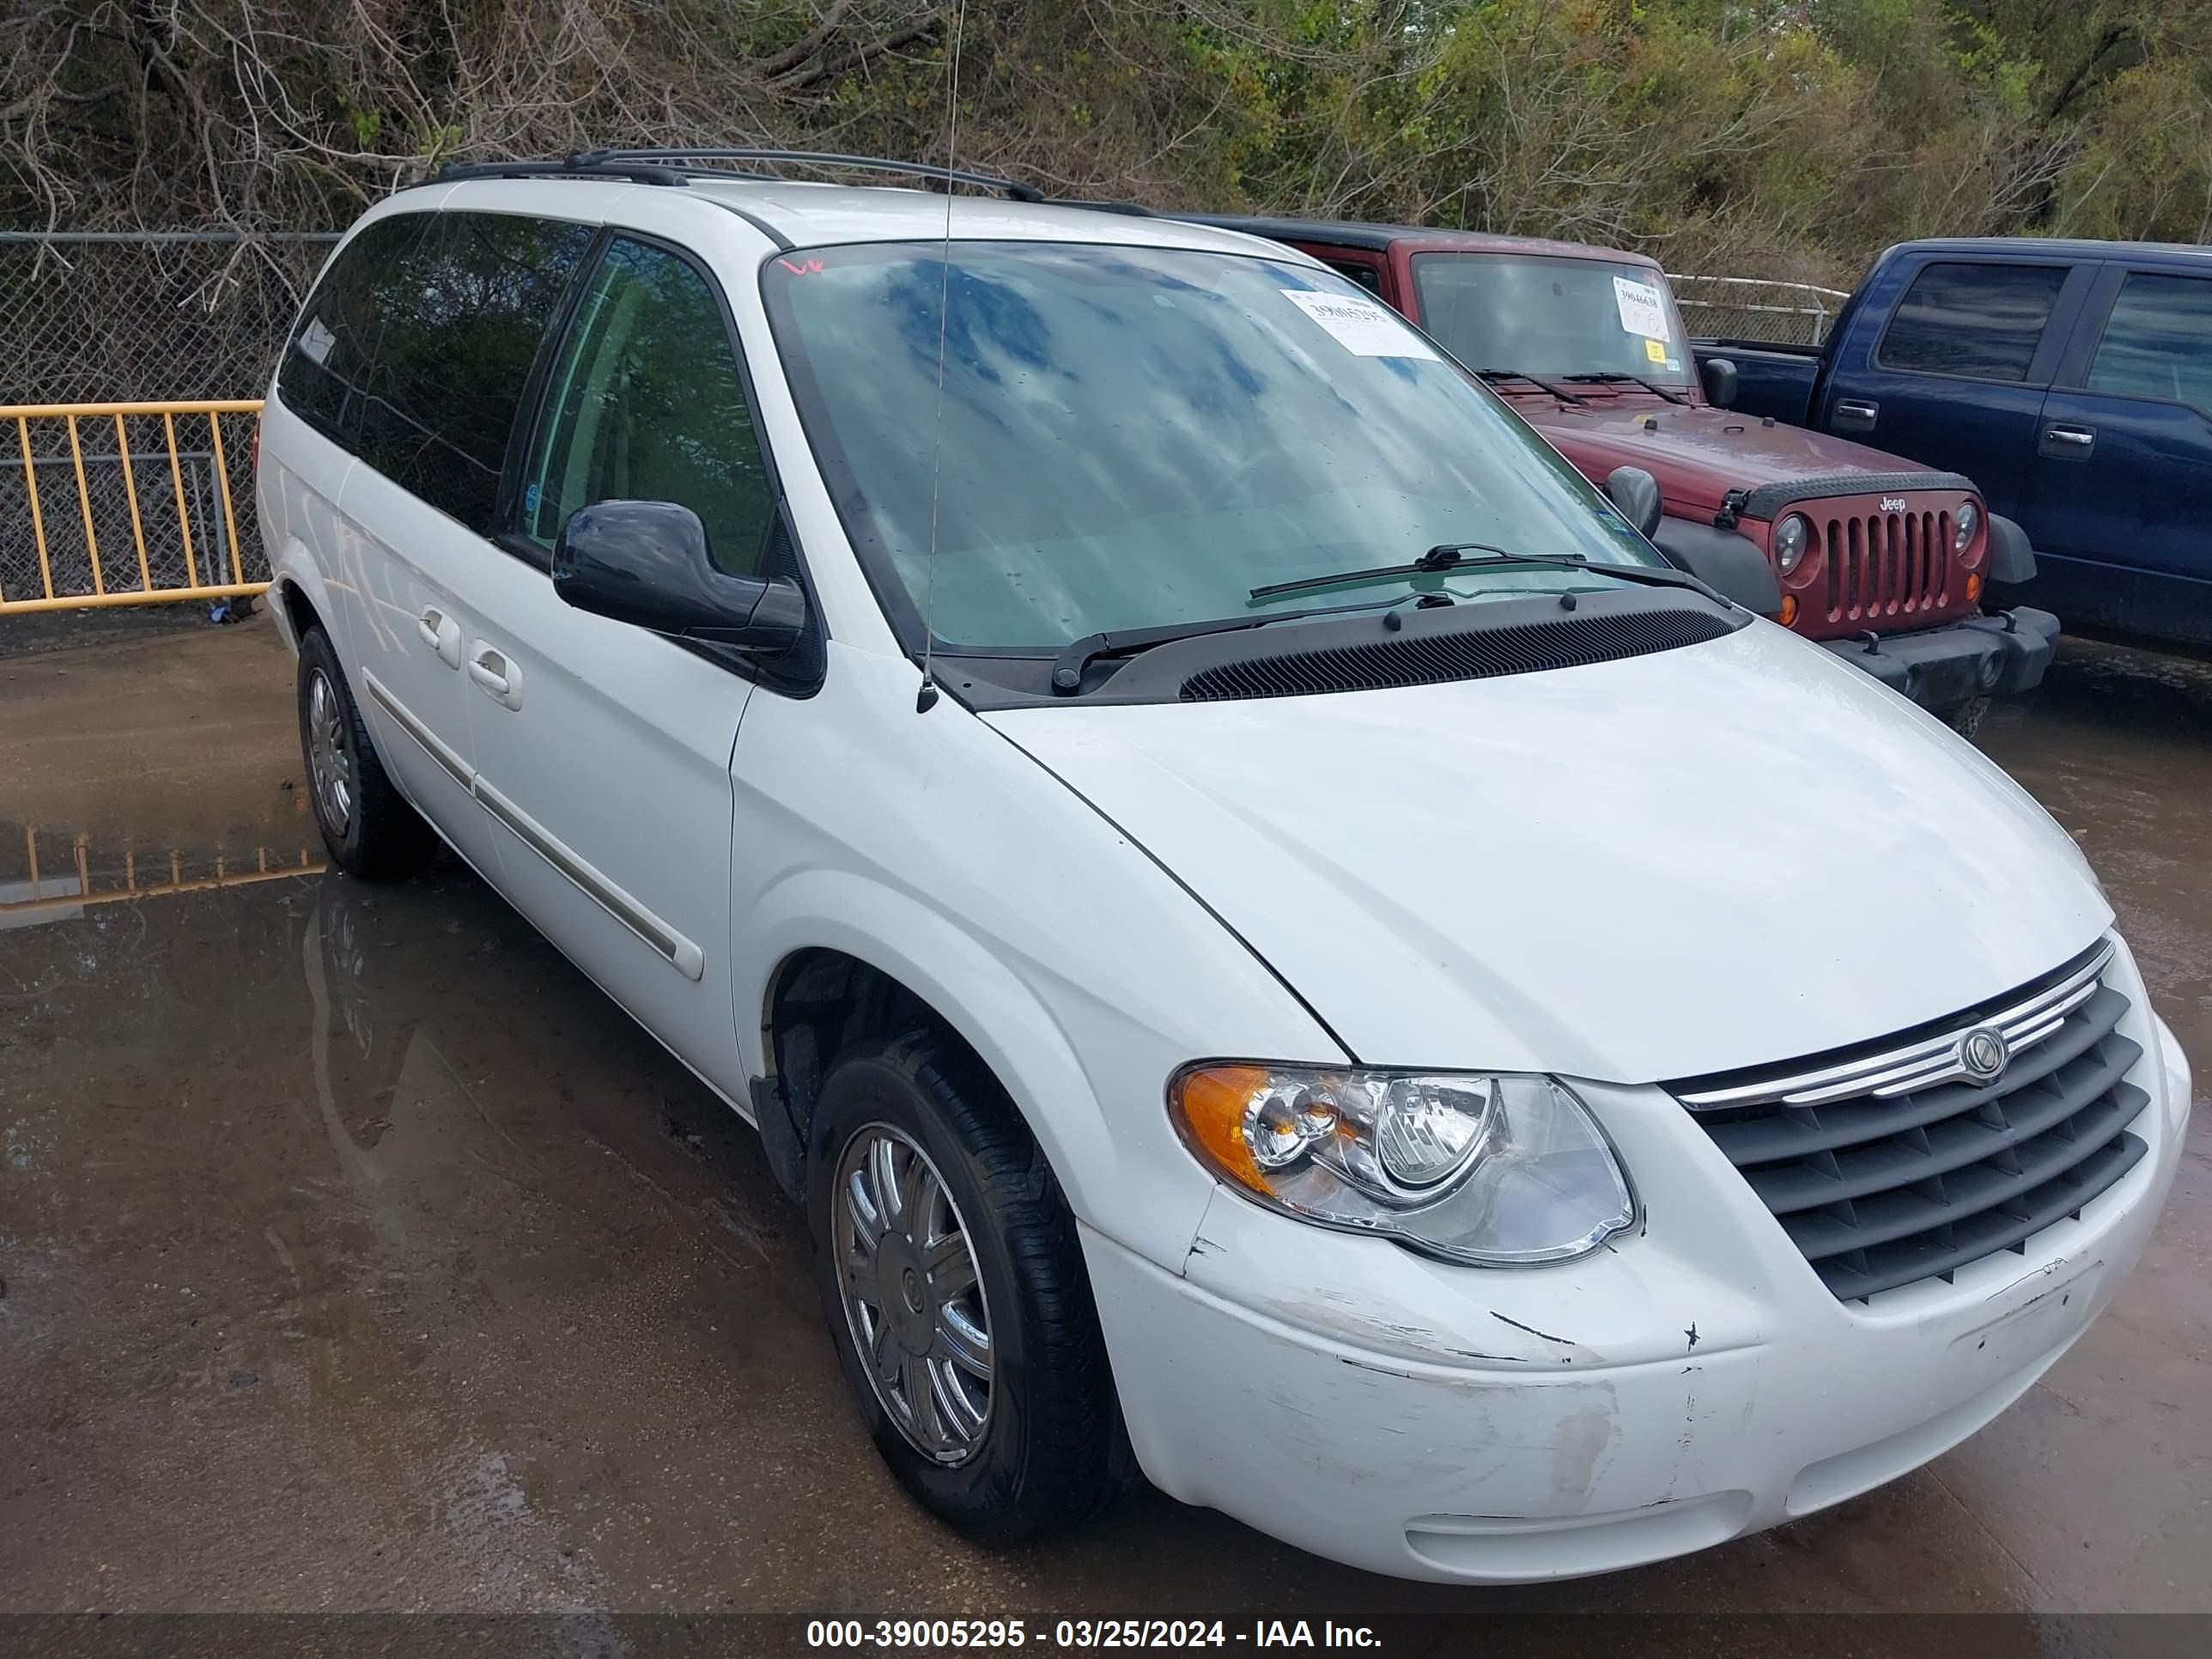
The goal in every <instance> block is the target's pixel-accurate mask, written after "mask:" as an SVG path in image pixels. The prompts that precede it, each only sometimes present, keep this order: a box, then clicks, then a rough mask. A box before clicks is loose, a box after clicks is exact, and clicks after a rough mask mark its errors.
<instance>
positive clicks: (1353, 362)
mask: <svg viewBox="0 0 2212 1659" xmlns="http://www.w3.org/2000/svg"><path fill="white" fill-rule="evenodd" d="M944 254H945V250H944V246H943V245H942V244H939V243H936V242H929V243H919V244H880V243H878V244H868V245H863V246H848V247H830V248H812V249H807V250H804V251H801V252H793V253H790V254H787V255H785V256H784V257H782V258H774V259H770V260H769V261H768V263H767V264H766V265H765V267H764V268H763V277H762V286H763V295H764V297H765V299H766V301H767V304H768V308H769V317H770V319H771V322H772V324H773V326H774V328H775V335H776V339H777V343H778V345H779V347H780V349H781V356H782V358H783V361H784V364H785V367H786V368H787V372H788V374H789V378H790V382H791V387H792V392H793V397H794V398H795V399H796V401H797V403H798V405H799V414H800V416H801V419H802V420H803V421H804V422H805V428H806V432H807V435H808V438H809V441H811V444H812V447H813V449H814V452H815V454H816V457H817V460H818V461H819V463H820V465H821V466H822V469H823V474H824V477H825V478H826V480H827V482H828V483H829V489H830V491H831V494H832V495H833V498H834V499H835V500H836V503H837V507H838V509H839V512H840V513H841V514H842V518H843V521H844V524H845V526H846V529H847V531H848V533H849V534H850V536H851V537H852V539H853V543H854V547H855V548H856V549H857V550H858V551H859V552H860V556H861V558H862V559H863V560H864V561H865V562H866V566H867V568H868V571H869V574H870V577H871V580H872V581H873V583H874V585H875V586H876V589H877V592H878V595H879V596H881V597H882V599H884V603H885V605H886V606H887V608H888V609H889V611H890V613H891V616H892V620H893V622H894V624H895V625H896V626H897V627H898V629H899V630H900V633H901V635H902V638H903V639H904V640H905V641H906V643H907V644H908V647H909V648H912V649H916V650H918V649H919V648H920V647H921V642H922V638H923V626H924V624H923V618H924V617H927V618H928V621H929V627H930V628H931V629H932V630H933V633H934V635H935V640H936V646H935V648H936V649H937V650H938V651H939V652H941V653H948V654H956V655H957V654H967V655H987V654H993V653H1010V654H1017V655H1024V656H1027V655H1045V656H1049V655H1052V654H1053V653H1057V652H1058V651H1059V650H1060V649H1061V648H1062V647H1065V646H1066V645H1067V644H1068V643H1069V641H1073V640H1077V639H1080V638H1082V637H1084V636H1085V635H1091V634H1097V633H1101V632H1116V631H1120V630H1125V629H1146V628H1158V627H1163V626H1166V625H1170V624H1182V623H1200V622H1205V621H1209V620H1215V619H1218V620H1222V621H1225V622H1227V621H1231V620H1232V619H1233V620H1234V621H1236V622H1237V623H1245V624H1249V623H1251V622H1253V621H1255V620H1261V619H1264V618H1265V617H1267V616H1268V615H1269V614H1270V613H1272V612H1280V613H1282V617H1283V620H1284V621H1285V623H1295V622H1296V621H1297V619H1296V618H1294V617H1291V615H1290V614H1289V613H1291V612H1292V611H1298V610H1301V609H1304V608H1305V607H1307V606H1309V605H1310V604H1311V600H1310V599H1301V598H1300V597H1299V596H1297V595H1296V594H1282V595H1274V596H1270V595H1261V596H1260V597H1257V598H1255V597H1254V595H1253V593H1252V590H1253V589H1254V588H1262V587H1267V586H1269V585H1271V584H1275V583H1280V582H1285V581H1297V580H1300V579H1302V578H1307V577H1315V576H1326V575H1329V574H1333V573H1336V572H1340V571H1346V570H1355V571H1356V570H1358V569H1360V568H1363V567H1367V566H1388V565H1397V564H1400V563H1402V562H1404V561H1405V560H1407V558H1408V557H1409V556H1410V555H1409V552H1408V550H1409V549H1410V550H1413V551H1415V552H1418V551H1419V550H1421V549H1423V548H1428V547H1435V546H1437V545H1440V544H1466V543H1480V544H1486V545H1489V546H1494V547H1498V548H1500V549H1504V550H1510V551H1512V552H1515V553H1525V554H1542V555H1567V556H1573V555H1580V556H1582V557H1583V558H1584V559H1585V560H1587V561H1588V562H1589V563H1591V564H1595V565H1603V564H1608V563H1613V564H1622V563H1626V564H1636V565H1650V566H1656V565H1659V564H1660V563H1661V561H1660V560H1659V558H1658V556H1657V555H1656V553H1654V552H1653V550H1651V548H1650V546H1649V545H1648V544H1646V543H1645V542H1644V540H1643V538H1641V537H1639V536H1638V535H1637V534H1636V533H1635V532H1634V531H1633V529H1632V528H1631V527H1630V526H1628V524H1627V523H1626V520H1623V519H1622V518H1621V517H1620V514H1619V513H1616V512H1614V511H1613V508H1612V507H1611V506H1610V505H1609V504H1607V503H1606V502H1605V501H1603V499H1602V498H1601V496H1599V495H1597V494H1596V492H1595V491H1594V490H1593V489H1591V488H1590V487H1589V485H1588V484H1587V483H1584V482H1583V479H1582V478H1581V477H1579V476H1578V475H1577V473H1576V472H1575V471H1574V470H1573V469H1572V468H1571V466H1569V465H1568V464H1567V463H1566V462H1565V460H1563V459H1561V458H1560V457H1559V454H1558V453H1557V452H1556V451H1554V450H1553V449H1552V448H1551V447H1549V446H1547V445H1546V444H1545V443H1543V442H1542V441H1540V440H1538V439H1537V438H1536V437H1535V436H1534V435H1533V434H1532V433H1531V432H1530V431H1529V429H1528V428H1527V427H1526V426H1525V425H1524V424H1523V423H1522V422H1521V421H1520V420H1519V419H1518V418H1517V417H1516V416H1514V415H1513V414H1512V413H1511V412H1510V410H1507V409H1506V408H1505V407H1504V405H1503V404H1500V403H1499V402H1498V400H1497V399H1496V398H1493V397H1492V396H1491V395H1490V394H1489V393H1487V392H1484V391H1483V390H1482V389H1480V387H1479V386H1475V385H1474V384H1473V383H1472V382H1470V380H1468V377H1467V376H1465V375H1464V374H1462V373H1461V372H1460V371H1459V370H1458V369H1457V368H1455V366H1454V365H1452V364H1450V363H1449V362H1445V361H1444V360H1443V358H1441V357H1439V356H1437V353H1436V352H1435V351H1434V350H1433V349H1432V348H1431V347H1430V346H1429V344H1428V343H1426V342H1425V340H1423V339H1422V338H1421V337H1420V336H1419V333H1418V332H1416V331H1414V330H1413V329H1412V328H1410V327H1408V326H1407V325H1406V324H1405V323H1404V322H1402V321H1401V319H1399V318H1398V317H1397V316H1396V315H1395V313H1392V312H1390V311H1389V309H1388V308H1387V307H1383V306H1382V305H1380V304H1378V303H1377V302H1376V301H1374V300H1372V299H1370V298H1369V297H1367V296H1366V295H1363V294H1361V293H1360V292H1359V290H1358V289H1356V288H1354V287H1352V284H1351V283H1347V282H1346V281H1344V280H1343V279H1341V278H1340V277H1337V276H1334V275H1332V274H1330V273H1328V272H1326V271H1322V270H1314V269H1312V268H1310V267H1308V266H1305V265H1302V264H1289V263H1284V262H1279V261H1277V260H1273V259H1269V258H1264V257H1253V256H1248V255H1240V254H1225V253H1215V252H1194V251H1191V250H1186V249H1169V248H1130V247H1105V246H1090V245H1072V244H1060V243H994V242H955V243H954V244H952V247H951V264H950V269H949V270H948V269H947V267H946V264H945V258H944ZM940 295H950V306H949V308H947V309H946V311H945V321H944V323H943V325H942V328H943V343H944V383H943V390H942V394H941V396H940V393H939V379H938V376H939V331H940V321H939V309H940V308H939V299H940ZM933 545H934V548H935V552H934V554H932V551H931V549H932V546H933ZM1620 586H1624V584H1623V583H1622V582H1621V581H1620V579H1619V578H1616V577H1610V576H1607V575H1605V574H1601V573H1600V572H1597V571H1589V570H1577V569H1574V568H1569V567H1567V566H1566V565H1565V564H1564V563H1562V564H1558V565H1545V566H1532V565H1504V564H1501V565H1500V566H1499V567H1498V568H1484V567H1482V566H1480V565H1479V564H1474V563H1469V564H1468V565H1467V566H1465V567H1464V568H1454V569H1450V570H1444V571H1437V572H1434V573H1429V572H1422V573H1417V574H1412V575H1407V574H1383V575H1376V577H1375V578H1374V579H1373V580H1370V581H1368V582H1364V583H1346V584H1344V585H1342V586H1333V587H1332V589H1331V591H1330V592H1329V594H1328V603H1329V604H1330V605H1332V606H1339V607H1341V606H1346V605H1358V604H1363V603H1371V604H1373V605H1390V604H1395V603H1400V602H1410V601H1413V600H1414V599H1417V598H1420V597H1423V596H1437V595H1441V596H1443V597H1444V598H1448V599H1452V600H1455V601H1457V602H1462V603H1469V602H1480V601H1482V600H1486V599H1495V598H1504V597H1512V596H1516V595H1527V594H1530V593H1557V592H1566V591H1569V590H1571V589H1579V590H1583V591H1589V590H1592V589H1607V588H1617V587H1620ZM1428 602H1429V603H1431V604H1434V603H1436V602H1437V599H1436V598H1435V597H1429V598H1428Z"/></svg>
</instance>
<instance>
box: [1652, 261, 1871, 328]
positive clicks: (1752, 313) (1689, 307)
mask: <svg viewBox="0 0 2212 1659" xmlns="http://www.w3.org/2000/svg"><path fill="white" fill-rule="evenodd" d="M1667 280H1668V282H1670V283H1673V284H1674V303H1675V304H1676V305H1678V306H1680V307H1681V309H1682V321H1683V323H1684V325H1686V327H1687V328H1688V329H1689V331H1690V332H1691V333H1692V334H1694V335H1697V336H1699V337H1700V338H1705V339H1720V340H1764V341H1769V342H1771V343H1774V344H1776V345H1819V344H1820V343H1822V342H1824V341H1825V340H1826V339H1827V337H1828V330H1829V328H1830V327H1831V326H1832V325H1833V324H1834V322H1835V320H1836V313H1838V311H1840V310H1841V309H1842V308H1843V304H1844V301H1846V300H1848V299H1850V297H1851V296H1850V295H1849V294H1848V293H1846V292H1845V291H1844V290H1843V289H1835V288H1820V287H1818V286H1816V285H1815V284H1814V283H1775V282H1769V281H1767V280H1766V279H1765V277H1762V276H1675V275H1674V274H1673V273H1672V272H1669V273H1668V278H1667Z"/></svg>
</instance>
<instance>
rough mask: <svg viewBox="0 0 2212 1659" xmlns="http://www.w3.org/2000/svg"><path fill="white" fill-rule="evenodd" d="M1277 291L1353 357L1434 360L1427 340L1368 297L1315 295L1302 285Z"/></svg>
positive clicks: (1433, 354)
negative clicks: (1326, 331)
mask: <svg viewBox="0 0 2212 1659" xmlns="http://www.w3.org/2000/svg"><path fill="white" fill-rule="evenodd" d="M1281 293H1282V296H1283V297H1284V298H1285V300H1288V301H1290V302H1291V304H1292V305H1294V306H1296V307H1297V308H1298V309H1299V310H1300V311H1303V312H1304V313H1305V314H1306V315H1307V316H1309V317H1310V318H1312V319H1314V321H1316V322H1317V323H1319V324H1320V325H1322V327H1323V328H1325V329H1327V330H1328V331H1329V334H1330V336H1331V337H1333V338H1334V340H1335V341H1336V343H1338V344H1339V345H1340V346H1342V347H1343V348H1344V349H1346V351H1349V352H1351V353H1352V354H1353V355H1354V356H1359V357H1422V358H1425V359H1427V360H1428V361H1429V362H1436V361H1437V354H1436V353H1435V352H1433V351H1431V350H1430V349H1429V344H1428V342H1427V341H1425V340H1424V339H1423V338H1422V337H1420V336H1419V335H1418V334H1416V333H1414V332H1413V330H1412V329H1410V328H1407V326H1406V325H1405V324H1403V323H1401V322H1400V321H1399V320H1398V319H1397V315H1396V313H1394V312H1391V311H1388V310H1386V309H1384V308H1383V307H1382V306H1380V305H1378V304H1376V302H1375V301H1372V300H1363V299H1361V298H1359V297H1358V295H1350V294H1317V293H1316V292H1315V291H1314V290H1313V289H1306V288H1286V289H1282V290H1281Z"/></svg>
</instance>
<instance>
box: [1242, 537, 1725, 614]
mask: <svg viewBox="0 0 2212 1659" xmlns="http://www.w3.org/2000/svg"><path fill="white" fill-rule="evenodd" d="M1469 553H1480V554H1483V555H1485V557H1482V558H1479V559H1470V558H1468V554H1469ZM1515 566H1518V567H1520V568H1528V567H1531V566H1534V567H1536V568H1542V569H1552V570H1588V571H1590V572H1592V573H1593V574H1596V575H1600V576H1618V577H1620V579H1621V580H1624V581H1632V582H1645V583H1648V584H1650V586H1654V587H1688V588H1694V589H1695V590H1696V591H1697V592H1700V593H1704V594H1706V595H1708V596H1710V597H1711V598H1714V599H1718V598H1719V597H1720V596H1719V595H1718V594H1717V593H1715V592H1713V590H1712V589H1711V588H1710V587H1708V586H1705V583H1703V582H1701V581H1699V580H1698V579H1697V578H1696V577H1695V576H1692V575H1691V574H1689V573H1688V572H1686V571H1682V570H1676V569H1674V568H1673V567H1671V566H1668V565H1652V564H1600V563H1595V562H1592V561H1591V560H1589V559H1588V558H1586V557H1584V556H1583V555H1582V554H1580V553H1509V552H1507V551H1506V550H1504V548H1502V547H1492V546H1491V545H1490V544H1489V543H1487V542H1445V543H1443V544H1440V545H1438V546H1436V547H1432V548H1431V549H1430V550H1428V551H1427V552H1425V553H1424V554H1422V555H1421V556H1420V557H1419V558H1418V559H1416V560H1414V561H1413V563H1411V564H1384V565H1377V566H1376V567H1375V568H1372V569H1370V570H1342V571H1339V572H1338V573H1337V574H1335V575H1334V576H1300V577H1299V578H1297V580H1295V581H1287V582H1269V583H1268V584H1267V586H1265V587H1255V588H1254V589H1253V590H1252V597H1253V598H1254V599H1267V598H1268V597H1270V596H1271V595H1273V594H1276V593H1295V592H1298V591H1299V590H1300V589H1302V588H1309V587H1334V586H1337V585H1338V584H1339V583H1340V582H1358V581H1379V580H1382V579H1383V578H1384V577H1386V576H1425V575H1429V574H1433V573H1436V572H1438V571H1444V570H1463V569H1474V568H1492V569H1495V568H1510V567H1515ZM1302 614H1304V613H1302Z"/></svg>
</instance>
